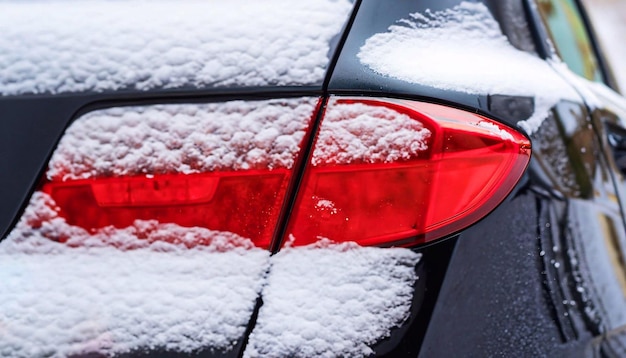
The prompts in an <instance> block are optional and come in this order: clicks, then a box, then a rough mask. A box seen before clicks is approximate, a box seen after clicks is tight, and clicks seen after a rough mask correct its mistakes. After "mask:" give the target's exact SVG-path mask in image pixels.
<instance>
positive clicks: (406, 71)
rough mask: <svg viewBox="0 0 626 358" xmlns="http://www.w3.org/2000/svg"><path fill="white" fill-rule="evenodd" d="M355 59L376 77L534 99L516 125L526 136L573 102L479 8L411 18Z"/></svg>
mask: <svg viewBox="0 0 626 358" xmlns="http://www.w3.org/2000/svg"><path fill="white" fill-rule="evenodd" d="M358 57H359V59H360V61H361V62H362V63H363V64H365V65H367V66H368V67H369V68H371V69H372V70H373V71H375V72H377V73H379V74H382V75H385V76H390V77H393V78H396V79H400V80H403V81H407V82H411V83H419V84H423V85H426V86H432V87H435V88H441V89H446V90H456V91H462V92H466V93H472V94H505V95H515V96H531V97H534V98H535V112H534V113H533V115H532V116H531V118H529V119H528V120H526V121H522V122H520V123H519V124H520V126H522V128H524V130H526V131H527V132H528V133H533V132H534V131H535V130H536V129H537V128H538V127H539V126H540V125H541V122H542V121H543V120H544V119H545V118H546V117H547V115H548V111H549V110H550V108H551V107H552V106H554V105H555V104H556V103H557V102H558V101H559V100H560V99H562V98H564V99H576V98H577V97H576V93H575V92H574V91H573V90H572V89H571V88H570V87H569V86H568V85H567V83H566V82H565V81H564V80H563V79H562V78H561V77H560V76H559V75H558V74H557V73H555V71H554V70H553V69H552V68H551V66H550V64H549V63H547V62H545V61H543V60H541V59H540V58H538V57H536V56H534V55H532V54H529V53H527V52H524V51H521V50H518V49H516V48H515V47H514V46H513V45H511V44H510V43H509V41H508V40H507V38H506V36H505V35H504V34H503V33H502V31H501V30H500V27H499V25H498V23H497V22H496V20H495V19H494V18H493V16H492V15H491V13H490V12H489V10H488V9H487V7H486V6H485V5H484V4H482V3H473V2H468V1H464V2H462V3H460V4H459V5H457V6H455V7H453V8H450V9H448V10H444V11H435V12H433V11H426V12H425V13H413V14H410V16H409V17H408V18H404V19H400V20H398V21H397V23H396V24H395V25H392V26H390V27H389V28H388V31H387V32H383V33H378V34H375V35H373V36H372V37H370V38H369V39H367V40H366V42H365V44H364V45H363V46H362V47H361V49H360V51H359V53H358Z"/></svg>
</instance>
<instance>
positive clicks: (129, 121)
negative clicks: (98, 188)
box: [47, 98, 317, 180]
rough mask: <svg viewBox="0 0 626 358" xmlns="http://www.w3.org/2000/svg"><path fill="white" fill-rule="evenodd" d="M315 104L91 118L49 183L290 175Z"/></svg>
mask: <svg viewBox="0 0 626 358" xmlns="http://www.w3.org/2000/svg"><path fill="white" fill-rule="evenodd" d="M316 103H317V99H315V98H298V99H285V100H266V101H231V102H223V103H210V104H171V105H152V106H137V107H116V108H110V109H104V110H98V111H94V112H90V113H88V114H86V115H84V116H81V117H80V118H78V119H77V120H76V121H75V122H74V123H72V125H71V126H70V127H69V128H68V130H67V131H66V133H65V134H64V135H63V137H62V139H61V141H60V142H59V145H58V147H57V149H56V150H55V152H54V155H53V156H52V158H51V160H50V163H49V165H48V166H49V169H48V172H47V177H48V178H49V179H51V180H68V179H85V178H93V177H106V176H112V175H113V176H120V175H140V174H164V173H184V174H191V173H203V172H209V171H214V170H247V169H270V170H271V169H278V168H285V169H291V167H292V166H293V164H294V161H295V157H296V155H297V154H298V151H299V149H300V143H301V141H302V138H304V135H305V131H306V128H307V127H308V125H309V121H310V119H311V118H312V116H313V114H314V112H315V106H316Z"/></svg>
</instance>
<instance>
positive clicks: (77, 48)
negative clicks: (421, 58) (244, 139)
mask: <svg viewBox="0 0 626 358" xmlns="http://www.w3.org/2000/svg"><path fill="white" fill-rule="evenodd" d="M351 8H352V4H351V3H350V2H349V1H347V0H302V1H297V2H293V1H288V0H266V1H263V2H249V1H246V0H231V1H216V0H212V1H201V0H189V1H184V2H181V1H174V0H157V1H142V0H135V1H105V0H94V1H73V0H55V1H21V0H8V1H2V2H0V33H2V37H0V94H3V95H17V94H24V93H62V92H84V91H97V92H101V91H112V90H119V89H135V90H141V91H145V90H151V89H170V88H181V87H191V88H206V87H214V86H240V85H241V86H264V85H306V84H317V83H321V82H322V80H323V77H324V74H325V70H326V66H327V65H328V62H329V59H328V53H329V50H330V46H329V43H330V41H331V40H332V38H333V37H334V36H335V35H337V34H338V33H339V32H340V30H341V28H342V26H343V24H344V22H345V21H346V20H347V18H348V16H349V13H350V11H351Z"/></svg>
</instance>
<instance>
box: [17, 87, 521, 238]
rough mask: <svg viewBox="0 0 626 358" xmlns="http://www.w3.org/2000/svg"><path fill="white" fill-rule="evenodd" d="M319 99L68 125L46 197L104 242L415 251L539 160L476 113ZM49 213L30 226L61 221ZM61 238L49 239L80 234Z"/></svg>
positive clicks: (111, 114) (143, 110)
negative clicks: (325, 243)
mask: <svg viewBox="0 0 626 358" xmlns="http://www.w3.org/2000/svg"><path fill="white" fill-rule="evenodd" d="M320 103H321V102H318V99H315V98H307V99H293V100H272V101H256V102H243V101H235V102H225V103H219V104H210V105H200V106H195V105H178V106H176V105H169V106H168V105H164V106H145V107H132V108H127V109H124V108H114V109H109V110H104V111H96V112H92V114H88V115H86V116H84V118H80V119H78V120H77V121H76V122H75V123H74V124H72V126H70V128H69V129H68V131H67V132H66V134H65V135H64V137H63V138H62V140H61V142H60V144H59V147H58V148H57V150H56V151H55V153H54V155H53V156H52V159H51V162H50V164H49V169H48V172H47V174H46V177H45V178H44V179H43V181H42V184H41V186H40V188H39V191H41V192H42V193H43V194H44V195H46V196H47V197H48V198H49V199H51V200H50V201H49V202H50V203H53V204H51V205H52V206H53V207H52V210H54V211H55V212H56V214H55V215H57V216H58V218H59V219H61V220H63V221H64V222H65V223H66V224H67V225H69V226H70V227H79V228H82V229H84V230H85V231H86V232H88V233H92V234H102V232H107V230H108V231H110V230H111V229H112V228H113V229H115V228H119V229H123V228H127V227H130V226H132V225H134V224H135V223H137V222H138V221H139V222H141V221H154V220H156V221H158V222H159V223H163V224H168V225H171V224H175V225H177V227H183V228H185V227H187V228H197V227H199V228H206V229H209V230H214V231H215V232H228V233H234V234H236V235H238V236H241V237H243V238H247V239H249V240H251V241H252V242H253V243H254V245H255V246H259V247H265V248H268V247H270V246H271V244H272V242H276V241H282V242H283V243H289V244H291V245H307V244H310V243H313V242H316V241H318V240H320V239H329V240H332V241H336V242H344V241H353V242H356V243H358V244H360V245H376V246H410V245H416V244H421V243H425V242H428V241H432V240H435V239H438V238H441V237H444V236H446V235H450V234H453V233H455V232H458V231H459V230H462V229H464V228H466V227H467V226H469V225H471V224H473V223H475V222H476V221H478V220H480V219H481V218H482V217H484V216H485V215H487V214H488V213H489V212H490V211H491V210H493V209H494V208H495V207H496V206H497V205H498V204H499V203H500V202H501V201H502V200H504V198H505V197H506V196H507V195H508V194H509V193H510V191H511V190H512V189H513V187H514V186H515V184H516V183H517V182H518V181H519V179H520V177H521V176H522V174H523V172H524V170H525V168H526V166H527V164H528V162H529V159H530V142H529V141H528V139H527V138H526V137H524V136H523V135H521V134H520V133H519V132H517V131H515V130H513V129H511V128H509V127H506V126H504V125H502V124H500V123H499V122H496V121H494V120H491V119H489V118H486V117H484V116H481V115H479V114H476V113H471V112H467V111H463V110H460V109H456V108H452V107H449V106H443V105H436V104H430V103H424V102H416V101H409V100H400V99H388V98H362V97H358V98H350V97H331V98H330V99H329V100H328V101H327V103H326V106H321V104H320ZM320 111H323V112H322V113H320ZM315 118H319V120H320V123H319V126H318V130H317V133H313V132H312V131H313V128H315V127H316V126H312V125H311V124H312V122H313V120H314V119H315ZM307 138H311V140H308V139H307ZM120 143H121V144H123V145H121V144H120ZM146 143H149V145H146ZM307 143H312V147H311V148H310V150H306V147H307ZM76 148H81V149H80V150H78V154H77V153H76V152H75V151H76ZM85 148H86V149H85ZM305 153H309V155H308V157H305ZM155 158H156V159H155ZM300 175H301V177H299V176H300ZM297 183H299V185H296V184H297ZM290 198H295V200H290ZM27 210H28V209H27ZM31 217H33V216H32V215H31ZM34 217H37V215H35V216H34ZM41 217H42V218H43V219H41V220H39V221H37V220H32V219H31V220H30V221H29V222H28V225H30V229H32V230H39V229H40V228H41V227H42V226H45V221H46V220H50V215H48V216H41ZM281 217H284V218H286V220H285V222H286V226H285V228H284V230H281V228H280V227H279V226H280V225H281V220H280V218H281ZM55 227H57V226H55ZM55 230H57V229H54V228H53V229H50V228H47V229H46V230H43V231H42V232H44V234H43V235H45V236H46V237H47V238H50V239H52V240H57V241H61V242H62V241H66V240H67V239H68V235H65V234H64V233H62V232H55ZM57 231H58V230H57ZM69 232H70V233H71V232H73V231H71V230H70V231H69ZM281 232H284V235H282V237H279V236H277V234H276V233H281ZM179 234H180V231H177V235H179Z"/></svg>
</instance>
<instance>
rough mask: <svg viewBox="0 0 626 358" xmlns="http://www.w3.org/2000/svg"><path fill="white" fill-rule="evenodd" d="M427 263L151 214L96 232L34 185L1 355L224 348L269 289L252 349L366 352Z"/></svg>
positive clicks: (13, 241) (11, 252)
mask: <svg viewBox="0 0 626 358" xmlns="http://www.w3.org/2000/svg"><path fill="white" fill-rule="evenodd" d="M320 205H323V206H325V207H329V208H332V207H333V204H332V203H330V202H321V203H320ZM58 238H67V239H68V241H67V242H66V243H64V244H63V243H59V242H56V241H54V239H58ZM419 259H420V254H417V253H414V252H413V251H411V250H409V249H402V248H393V249H383V248H372V247H360V246H358V245H356V244H354V243H345V244H333V243H330V242H329V241H328V240H322V241H320V242H318V243H316V244H314V245H311V246H306V247H297V248H291V247H287V248H285V249H283V250H282V251H281V252H280V253H278V254H277V255H275V256H273V257H270V255H269V252H268V251H266V250H262V249H259V248H256V247H254V245H253V244H252V242H251V241H250V240H248V239H246V238H243V237H240V236H237V235H236V234H233V233H229V232H216V231H211V230H208V229H204V228H197V227H196V228H185V227H180V226H178V225H175V224H165V223H158V222H156V221H139V220H138V221H136V222H135V223H134V224H133V225H131V226H130V227H128V228H124V229H116V228H112V227H107V228H102V229H99V230H97V231H94V232H87V231H85V230H83V229H82V228H79V227H75V226H71V225H69V224H67V223H66V222H65V220H64V219H63V218H62V217H59V215H58V213H57V211H56V210H55V205H54V202H53V201H52V199H51V198H50V197H49V196H47V195H46V194H44V193H41V192H36V193H35V194H34V195H33V198H32V199H31V202H30V204H29V205H28V207H27V208H26V210H25V213H24V216H23V217H22V218H21V220H20V222H19V223H18V225H17V226H16V228H15V229H14V230H13V231H12V232H11V233H10V234H9V236H8V237H7V238H6V239H5V240H3V241H2V242H1V243H0V301H2V302H3V304H2V305H0V323H1V325H0V355H1V356H6V357H53V358H56V357H66V356H70V355H81V354H86V353H98V354H103V355H107V356H109V355H115V354H120V353H125V352H131V351H137V350H145V349H148V350H149V349H155V348H161V349H168V350H172V351H182V352H192V351H194V350H197V349H201V348H207V347H209V348H213V349H217V350H228V349H230V348H232V347H233V346H234V344H235V343H236V342H237V340H238V339H240V338H241V337H242V335H243V333H244V331H245V328H246V325H247V324H248V320H249V318H250V316H251V314H252V311H253V308H254V304H255V301H256V298H257V297H258V296H259V295H260V294H262V297H263V301H264V305H263V306H262V308H261V310H260V313H259V317H258V320H257V323H256V326H255V328H254V330H253V333H252V336H251V337H250V342H249V345H248V348H247V350H246V353H245V355H246V356H248V357H255V356H268V357H278V356H281V357H282V356H301V357H306V356H337V355H339V356H366V355H368V354H370V353H371V352H372V350H371V348H370V346H371V345H372V344H374V343H376V342H377V341H379V340H380V339H382V338H384V337H386V336H388V335H389V334H390V330H391V329H393V328H394V327H397V326H399V325H400V324H402V323H403V322H404V320H406V318H407V317H408V315H409V312H410V307H411V302H412V297H413V285H414V283H415V281H416V280H417V279H418V278H417V276H416V273H415V266H416V265H417V263H418V262H419Z"/></svg>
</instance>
